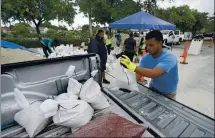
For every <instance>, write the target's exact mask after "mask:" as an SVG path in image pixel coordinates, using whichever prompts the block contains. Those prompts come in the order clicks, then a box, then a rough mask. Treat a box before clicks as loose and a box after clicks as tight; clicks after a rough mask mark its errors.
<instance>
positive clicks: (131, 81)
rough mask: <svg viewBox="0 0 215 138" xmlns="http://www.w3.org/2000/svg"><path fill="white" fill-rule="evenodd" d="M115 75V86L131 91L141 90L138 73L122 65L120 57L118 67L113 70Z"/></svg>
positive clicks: (117, 62)
mask: <svg viewBox="0 0 215 138" xmlns="http://www.w3.org/2000/svg"><path fill="white" fill-rule="evenodd" d="M113 74H114V76H115V79H116V81H115V87H118V88H124V89H128V90H131V91H139V88H138V85H137V80H136V74H135V73H134V72H132V71H130V70H128V69H126V68H124V67H122V66H121V65H120V59H117V61H116V69H115V70H114V72H113Z"/></svg>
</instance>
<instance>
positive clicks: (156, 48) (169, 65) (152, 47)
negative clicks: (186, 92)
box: [120, 31, 178, 100]
mask: <svg viewBox="0 0 215 138" xmlns="http://www.w3.org/2000/svg"><path fill="white" fill-rule="evenodd" d="M145 39H146V46H147V50H148V53H147V54H146V55H145V56H144V57H143V58H142V60H141V62H140V66H136V65H135V64H134V63H132V62H131V61H130V59H129V58H128V57H127V56H125V55H123V56H122V57H121V58H120V63H121V64H122V65H124V66H125V67H127V68H128V69H129V70H131V71H134V72H136V76H137V80H139V79H140V77H141V76H144V77H148V78H152V80H151V82H150V84H149V88H150V89H151V90H153V91H156V92H158V93H160V94H162V95H165V96H167V97H169V98H172V99H174V100H175V99H176V90H177V85H178V64H177V58H176V56H175V55H174V54H173V53H171V52H170V51H166V50H165V49H162V45H163V35H162V33H161V32H160V31H151V32H149V33H148V34H147V35H146V38H145Z"/></svg>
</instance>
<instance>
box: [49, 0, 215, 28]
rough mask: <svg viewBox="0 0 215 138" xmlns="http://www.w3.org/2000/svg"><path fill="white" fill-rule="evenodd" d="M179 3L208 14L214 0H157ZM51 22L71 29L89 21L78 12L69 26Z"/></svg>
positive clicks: (164, 6) (161, 3)
mask: <svg viewBox="0 0 215 138" xmlns="http://www.w3.org/2000/svg"><path fill="white" fill-rule="evenodd" d="M181 5H189V6H190V7H191V8H192V9H197V10H198V11H200V12H208V13H209V15H210V16H212V15H213V13H214V0H174V2H171V3H169V0H165V1H164V2H159V6H160V7H162V8H167V7H172V6H181ZM51 23H52V24H53V25H56V26H58V25H65V26H66V27H67V28H68V29H71V28H72V27H74V28H77V27H78V26H82V25H84V24H88V23H89V21H88V18H86V17H85V16H84V14H83V13H78V14H77V15H76V16H75V19H74V23H73V24H72V25H71V26H69V25H68V24H66V23H63V22H58V21H57V20H52V21H51Z"/></svg>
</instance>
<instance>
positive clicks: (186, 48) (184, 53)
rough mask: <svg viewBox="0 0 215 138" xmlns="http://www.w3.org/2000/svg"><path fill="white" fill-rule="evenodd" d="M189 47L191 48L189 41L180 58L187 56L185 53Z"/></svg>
mask: <svg viewBox="0 0 215 138" xmlns="http://www.w3.org/2000/svg"><path fill="white" fill-rule="evenodd" d="M189 46H190V43H189V42H188V41H186V43H185V46H184V51H183V54H182V56H180V57H184V54H185V52H186V49H187V48H188V47H189Z"/></svg>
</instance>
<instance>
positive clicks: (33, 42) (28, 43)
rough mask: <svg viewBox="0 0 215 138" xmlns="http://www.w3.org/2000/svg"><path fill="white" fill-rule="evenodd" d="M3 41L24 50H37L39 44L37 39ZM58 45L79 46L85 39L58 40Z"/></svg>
mask: <svg viewBox="0 0 215 138" xmlns="http://www.w3.org/2000/svg"><path fill="white" fill-rule="evenodd" d="M3 40H5V41H9V42H13V43H16V44H18V45H21V46H24V47H26V48H39V47H41V46H40V42H39V40H38V39H37V38H10V39H3ZM58 41H59V44H64V45H66V44H73V45H74V46H80V45H81V43H82V42H87V41H88V40H87V38H86V39H62V38H59V39H58Z"/></svg>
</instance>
